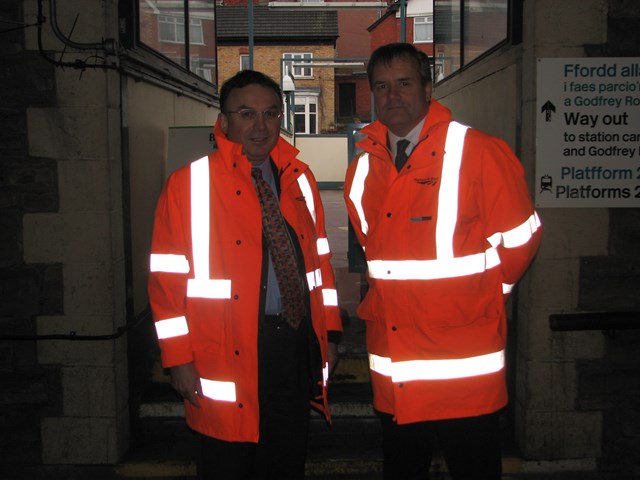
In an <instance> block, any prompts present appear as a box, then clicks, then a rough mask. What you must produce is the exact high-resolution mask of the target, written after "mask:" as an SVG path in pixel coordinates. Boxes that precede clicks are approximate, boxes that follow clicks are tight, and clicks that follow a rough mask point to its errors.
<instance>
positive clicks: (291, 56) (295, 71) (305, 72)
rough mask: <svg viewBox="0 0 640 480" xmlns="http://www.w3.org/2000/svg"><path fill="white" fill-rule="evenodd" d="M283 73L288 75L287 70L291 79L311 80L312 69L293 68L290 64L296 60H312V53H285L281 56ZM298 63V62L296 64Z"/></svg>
mask: <svg viewBox="0 0 640 480" xmlns="http://www.w3.org/2000/svg"><path fill="white" fill-rule="evenodd" d="M282 58H283V59H284V60H285V61H284V62H283V68H284V73H285V74H286V73H288V72H289V69H290V70H291V74H292V75H293V78H313V68H312V67H311V66H309V67H293V66H292V64H293V63H296V60H302V59H304V60H307V59H310V60H313V53H307V52H287V53H283V54H282ZM298 63H299V62H298Z"/></svg>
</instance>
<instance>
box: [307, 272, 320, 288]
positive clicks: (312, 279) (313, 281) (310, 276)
mask: <svg viewBox="0 0 640 480" xmlns="http://www.w3.org/2000/svg"><path fill="white" fill-rule="evenodd" d="M307 284H308V285H309V290H314V289H316V288H320V287H321V286H322V271H321V270H320V269H319V268H317V269H315V270H314V271H312V272H307Z"/></svg>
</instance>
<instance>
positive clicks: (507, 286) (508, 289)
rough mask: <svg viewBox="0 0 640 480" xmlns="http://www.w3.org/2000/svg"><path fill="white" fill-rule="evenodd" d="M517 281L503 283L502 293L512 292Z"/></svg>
mask: <svg viewBox="0 0 640 480" xmlns="http://www.w3.org/2000/svg"><path fill="white" fill-rule="evenodd" d="M514 285H515V283H503V284H502V293H503V294H504V295H507V294H508V293H511V290H513V287H514Z"/></svg>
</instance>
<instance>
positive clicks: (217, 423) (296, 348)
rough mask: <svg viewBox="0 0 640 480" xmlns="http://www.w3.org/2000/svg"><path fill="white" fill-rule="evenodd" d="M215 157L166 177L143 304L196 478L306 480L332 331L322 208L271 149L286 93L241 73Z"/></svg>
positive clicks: (218, 130) (300, 173)
mask: <svg viewBox="0 0 640 480" xmlns="http://www.w3.org/2000/svg"><path fill="white" fill-rule="evenodd" d="M220 105H221V113H220V115H219V117H218V121H217V122H216V125H215V128H214V131H215V137H216V145H217V147H218V149H217V150H216V151H215V152H213V153H211V154H210V155H208V156H207V157H204V158H202V159H200V160H197V161H195V162H193V163H191V164H190V165H187V166H185V167H183V168H181V169H179V170H178V171H176V172H175V173H174V174H172V175H171V176H170V178H169V179H168V181H167V183H166V185H165V187H164V189H163V191H162V194H161V196H160V199H159V202H158V206H157V209H156V215H155V225H154V234H153V242H152V247H151V262H150V264H151V273H150V278H149V297H150V302H151V307H152V310H153V314H154V321H155V325H156V331H157V334H158V338H159V342H160V348H161V352H162V361H163V366H164V367H165V368H168V369H169V370H170V373H171V381H172V385H173V387H174V388H175V389H176V390H177V391H178V392H179V393H180V394H181V395H182V396H183V397H184V399H185V411H186V418H187V423H188V425H189V426H190V427H191V428H192V429H194V430H195V431H197V432H199V433H200V434H202V459H201V465H200V467H201V468H200V476H201V478H205V479H214V478H215V479H252V478H261V479H262V478H265V479H266V478H268V479H272V478H273V479H275V478H277V479H302V478H304V468H305V458H306V445H307V437H308V426H309V410H310V406H313V407H315V408H317V409H318V410H320V411H321V412H323V413H324V414H325V415H326V418H327V419H329V415H328V408H327V379H328V376H329V372H330V371H331V369H332V367H333V365H334V364H335V361H336V359H337V348H336V342H337V340H338V338H339V335H340V331H341V329H342V327H341V322H340V315H339V309H338V302H337V294H336V289H335V284H334V275H333V271H332V269H331V265H330V263H329V261H330V258H331V253H330V250H329V244H328V242H327V236H326V233H325V226H324V223H325V222H324V210H323V207H322V204H321V200H320V194H319V191H318V188H317V185H316V182H315V179H314V177H313V175H312V173H311V171H310V170H309V167H308V166H307V165H306V164H304V163H302V162H301V161H300V160H298V159H297V158H296V155H297V153H298V151H297V150H296V149H295V148H294V147H292V146H291V145H290V144H289V143H287V142H286V141H284V140H283V139H281V138H280V119H281V117H282V93H281V91H280V88H279V86H278V84H277V83H275V82H274V81H273V80H272V79H270V78H269V77H267V76H265V75H263V74H262V73H260V72H256V71H252V70H243V71H241V72H239V73H237V74H236V75H235V76H234V77H232V78H231V79H229V80H228V81H227V82H225V84H224V85H223V86H222V89H221V91H220Z"/></svg>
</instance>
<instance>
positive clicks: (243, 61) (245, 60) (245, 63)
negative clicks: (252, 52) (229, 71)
mask: <svg viewBox="0 0 640 480" xmlns="http://www.w3.org/2000/svg"><path fill="white" fill-rule="evenodd" d="M248 69H249V54H248V53H241V54H240V70H248Z"/></svg>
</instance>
